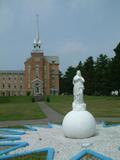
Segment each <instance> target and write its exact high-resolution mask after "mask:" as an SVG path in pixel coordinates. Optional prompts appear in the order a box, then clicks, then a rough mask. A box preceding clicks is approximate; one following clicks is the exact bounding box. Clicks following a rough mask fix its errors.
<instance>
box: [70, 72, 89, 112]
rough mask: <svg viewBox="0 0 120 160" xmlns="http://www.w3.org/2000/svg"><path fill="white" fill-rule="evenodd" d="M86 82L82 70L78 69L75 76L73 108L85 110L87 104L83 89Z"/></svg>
mask: <svg viewBox="0 0 120 160" xmlns="http://www.w3.org/2000/svg"><path fill="white" fill-rule="evenodd" d="M84 82H85V80H84V78H83V77H82V76H81V72H80V70H78V71H77V73H76V75H75V76H74V77H73V85H74V88H73V95H74V101H73V104H72V107H73V110H77V111H79V110H85V109H86V104H85V103H84V100H83V90H84V85H83V83H84Z"/></svg>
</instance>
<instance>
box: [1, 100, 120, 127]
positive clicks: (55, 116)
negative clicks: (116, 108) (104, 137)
mask: <svg viewBox="0 0 120 160" xmlns="http://www.w3.org/2000/svg"><path fill="white" fill-rule="evenodd" d="M38 105H39V107H40V109H41V110H42V111H43V112H44V113H45V114H46V116H47V118H44V119H35V120H17V121H0V127H8V126H20V125H26V124H32V125H35V124H47V123H48V122H54V123H61V122H62V120H63V117H64V116H63V115H61V114H60V113H58V112H56V111H55V110H53V109H52V108H50V107H49V106H48V105H47V104H46V103H45V102H38ZM96 120H97V121H113V122H117V121H120V117H119V118H114V117H100V118H96Z"/></svg>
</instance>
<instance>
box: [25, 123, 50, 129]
mask: <svg viewBox="0 0 120 160" xmlns="http://www.w3.org/2000/svg"><path fill="white" fill-rule="evenodd" d="M28 126H29V125H28ZM32 128H34V129H36V128H53V126H52V123H48V124H46V125H42V124H41V125H38V126H37V125H32Z"/></svg>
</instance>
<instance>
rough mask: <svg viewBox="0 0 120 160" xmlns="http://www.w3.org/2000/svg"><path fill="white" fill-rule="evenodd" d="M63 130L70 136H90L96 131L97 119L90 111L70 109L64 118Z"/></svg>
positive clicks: (66, 135)
mask: <svg viewBox="0 0 120 160" xmlns="http://www.w3.org/2000/svg"><path fill="white" fill-rule="evenodd" d="M62 127H63V132H64V135H65V137H69V138H88V137H91V136H93V135H95V133H96V121H95V119H94V117H93V116H92V114H91V113H90V112H88V111H75V110H73V111H70V112H68V113H67V114H66V116H65V117H64V119H63V124H62Z"/></svg>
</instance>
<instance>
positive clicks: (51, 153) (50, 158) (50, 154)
mask: <svg viewBox="0 0 120 160" xmlns="http://www.w3.org/2000/svg"><path fill="white" fill-rule="evenodd" d="M40 152H47V153H48V154H47V159H46V160H53V158H54V153H55V150H54V148H43V149H37V150H33V151H27V152H22V153H18V154H10V155H6V156H1V157H0V159H1V160H7V159H10V158H15V157H20V156H21V157H22V156H25V155H29V154H32V153H40Z"/></svg>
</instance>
